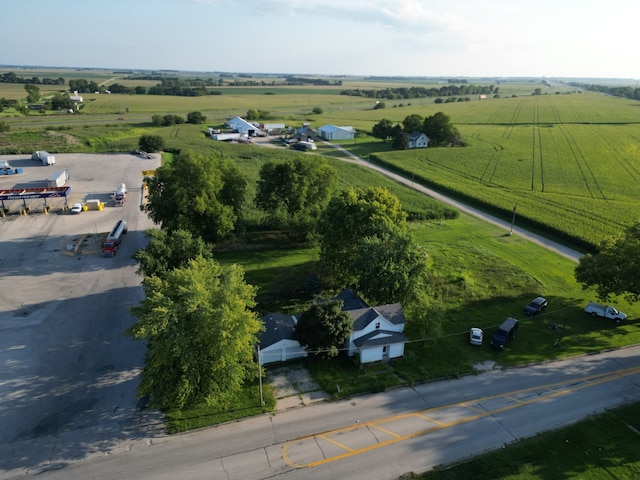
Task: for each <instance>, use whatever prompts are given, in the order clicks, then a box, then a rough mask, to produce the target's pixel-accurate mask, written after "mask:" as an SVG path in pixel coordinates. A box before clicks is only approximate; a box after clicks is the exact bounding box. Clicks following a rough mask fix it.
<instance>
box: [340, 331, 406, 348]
mask: <svg viewBox="0 0 640 480" xmlns="http://www.w3.org/2000/svg"><path fill="white" fill-rule="evenodd" d="M380 334H382V335H383V336H381V337H380V338H373V337H376V336H378V335H380ZM408 341H409V339H408V338H407V337H405V336H404V334H402V333H400V332H391V331H389V330H376V331H374V332H369V333H367V334H366V335H363V336H361V337H359V338H356V339H355V340H354V341H353V343H354V344H355V346H356V347H358V348H368V347H377V346H380V345H391V344H392V343H405V342H408Z"/></svg>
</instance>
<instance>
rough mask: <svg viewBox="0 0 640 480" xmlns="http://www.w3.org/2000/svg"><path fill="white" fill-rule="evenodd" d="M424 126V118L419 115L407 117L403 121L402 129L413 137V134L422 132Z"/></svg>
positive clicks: (414, 114)
mask: <svg viewBox="0 0 640 480" xmlns="http://www.w3.org/2000/svg"><path fill="white" fill-rule="evenodd" d="M423 124H424V117H423V116H422V115H419V114H417V113H413V114H411V115H407V116H406V117H405V118H404V120H403V121H402V127H403V129H404V131H405V132H407V133H408V134H409V135H411V134H412V133H413V132H421V131H422V125H423Z"/></svg>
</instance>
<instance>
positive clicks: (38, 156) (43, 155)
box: [31, 150, 56, 165]
mask: <svg viewBox="0 0 640 480" xmlns="http://www.w3.org/2000/svg"><path fill="white" fill-rule="evenodd" d="M31 159H32V160H39V161H40V162H41V163H42V164H43V165H55V164H56V157H54V156H53V155H51V154H50V153H49V152H45V151H44V150H38V151H37V152H35V153H34V154H33V155H31Z"/></svg>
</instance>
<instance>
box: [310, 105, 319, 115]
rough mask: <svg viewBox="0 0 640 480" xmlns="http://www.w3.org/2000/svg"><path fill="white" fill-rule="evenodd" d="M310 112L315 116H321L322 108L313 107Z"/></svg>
mask: <svg viewBox="0 0 640 480" xmlns="http://www.w3.org/2000/svg"><path fill="white" fill-rule="evenodd" d="M311 112H312V113H313V114H315V115H322V108H320V107H313V110H311Z"/></svg>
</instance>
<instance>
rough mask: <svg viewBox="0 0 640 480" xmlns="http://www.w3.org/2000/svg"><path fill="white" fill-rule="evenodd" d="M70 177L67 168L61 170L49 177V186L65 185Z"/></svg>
mask: <svg viewBox="0 0 640 480" xmlns="http://www.w3.org/2000/svg"><path fill="white" fill-rule="evenodd" d="M68 179H69V174H68V173H67V172H66V171H65V170H59V171H57V172H56V173H54V174H53V175H51V176H50V177H49V178H47V187H64V184H65V183H67V180H68Z"/></svg>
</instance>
